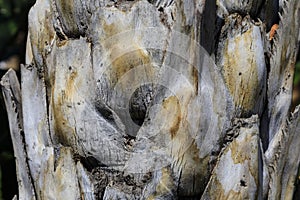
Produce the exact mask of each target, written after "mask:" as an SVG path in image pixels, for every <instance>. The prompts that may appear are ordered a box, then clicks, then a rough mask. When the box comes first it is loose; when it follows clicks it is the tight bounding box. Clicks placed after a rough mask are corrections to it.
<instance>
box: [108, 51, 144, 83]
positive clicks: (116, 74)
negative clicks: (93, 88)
mask: <svg viewBox="0 0 300 200" xmlns="http://www.w3.org/2000/svg"><path fill="white" fill-rule="evenodd" d="M120 52H122V49H117V50H116V51H115V52H113V54H120V56H118V57H116V56H115V55H111V58H112V59H113V58H114V57H116V58H115V59H114V60H112V66H111V75H110V77H111V81H112V85H115V83H117V82H118V81H119V80H120V79H121V78H122V76H124V74H125V73H127V72H128V71H129V70H131V69H133V68H135V67H138V66H143V65H148V64H150V58H149V56H148V55H146V54H145V53H144V52H143V50H141V49H135V50H134V51H130V52H125V53H124V54H122V53H120ZM146 68H147V66H146ZM133 78H134V77H133Z"/></svg>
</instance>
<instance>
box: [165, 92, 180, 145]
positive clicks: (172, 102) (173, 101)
mask: <svg viewBox="0 0 300 200" xmlns="http://www.w3.org/2000/svg"><path fill="white" fill-rule="evenodd" d="M162 106H163V108H164V109H166V110H167V111H169V112H168V114H167V115H166V117H170V121H172V122H173V123H172V124H171V126H170V129H169V130H170V134H171V138H172V139H173V138H174V137H175V136H176V134H177V132H178V130H179V127H180V122H181V110H180V103H179V100H178V98H177V97H176V96H170V97H169V98H167V99H165V100H164V101H163V103H162Z"/></svg>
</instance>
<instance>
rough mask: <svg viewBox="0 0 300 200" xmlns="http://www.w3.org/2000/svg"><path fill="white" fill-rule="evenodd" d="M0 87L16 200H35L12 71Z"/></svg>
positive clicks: (18, 86)
mask: <svg viewBox="0 0 300 200" xmlns="http://www.w3.org/2000/svg"><path fill="white" fill-rule="evenodd" d="M1 86H2V92H3V97H4V101H5V104H6V108H7V115H8V120H9V129H10V133H11V138H12V143H13V148H14V155H15V158H16V171H17V180H18V186H19V196H18V199H21V200H23V199H24V200H27V199H30V200H34V199H36V198H35V197H36V196H35V191H34V186H33V182H32V181H33V180H32V176H31V174H30V171H29V167H28V162H27V153H26V147H25V144H24V132H23V116H22V99H21V91H20V84H19V81H18V78H17V75H16V72H15V71H13V70H12V69H10V70H8V72H7V73H6V74H5V75H4V76H3V77H2V79H1Z"/></svg>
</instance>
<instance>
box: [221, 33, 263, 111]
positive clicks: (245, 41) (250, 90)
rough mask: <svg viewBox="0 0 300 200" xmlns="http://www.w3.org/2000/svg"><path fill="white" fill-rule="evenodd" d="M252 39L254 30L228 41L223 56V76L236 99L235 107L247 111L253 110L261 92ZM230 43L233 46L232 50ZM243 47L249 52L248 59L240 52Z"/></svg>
mask: <svg viewBox="0 0 300 200" xmlns="http://www.w3.org/2000/svg"><path fill="white" fill-rule="evenodd" d="M252 38H253V29H249V30H248V31H247V32H245V33H243V34H242V35H239V36H236V37H235V38H234V39H232V38H231V39H228V40H227V41H226V43H225V52H224V53H225V54H224V56H223V57H224V63H223V75H224V78H225V82H226V85H227V87H228V88H229V91H230V93H231V95H232V96H233V98H234V102H235V105H236V106H241V107H242V108H243V109H244V110H245V111H250V110H252V109H253V107H254V106H255V104H256V101H257V99H256V97H257V94H258V92H259V91H258V89H257V88H258V84H259V83H258V72H257V63H256V57H255V56H256V54H255V52H253V51H255V49H254V48H253V47H252V46H253V45H252V42H253V41H252V40H251V39H252ZM229 40H231V41H229ZM232 40H233V41H232ZM229 42H230V43H231V45H232V46H231V47H230V48H229ZM233 46H234V47H235V48H234V49H232V48H233ZM242 46H244V47H245V48H246V49H247V50H248V51H249V53H248V55H247V57H245V54H241V53H240V52H239V49H240V48H242Z"/></svg>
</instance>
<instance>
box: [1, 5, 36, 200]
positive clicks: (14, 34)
mask: <svg viewBox="0 0 300 200" xmlns="http://www.w3.org/2000/svg"><path fill="white" fill-rule="evenodd" d="M34 3H35V0H0V61H1V60H3V59H6V58H7V57H9V56H11V55H18V56H19V57H20V59H21V62H24V57H25V42H26V41H25V40H26V34H27V29H28V23H27V21H28V20H27V19H28V17H27V16H28V12H29V9H30V7H31V6H32V5H33V4H34ZM4 73H5V71H1V70H0V78H1V77H2V76H3V75H4ZM17 192H18V191H17V181H16V168H15V160H14V156H13V149H12V143H11V139H10V134H9V127H8V120H7V114H6V110H5V106H4V101H3V97H2V92H1V88H0V200H4V199H12V198H13V196H14V195H15V194H17Z"/></svg>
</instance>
